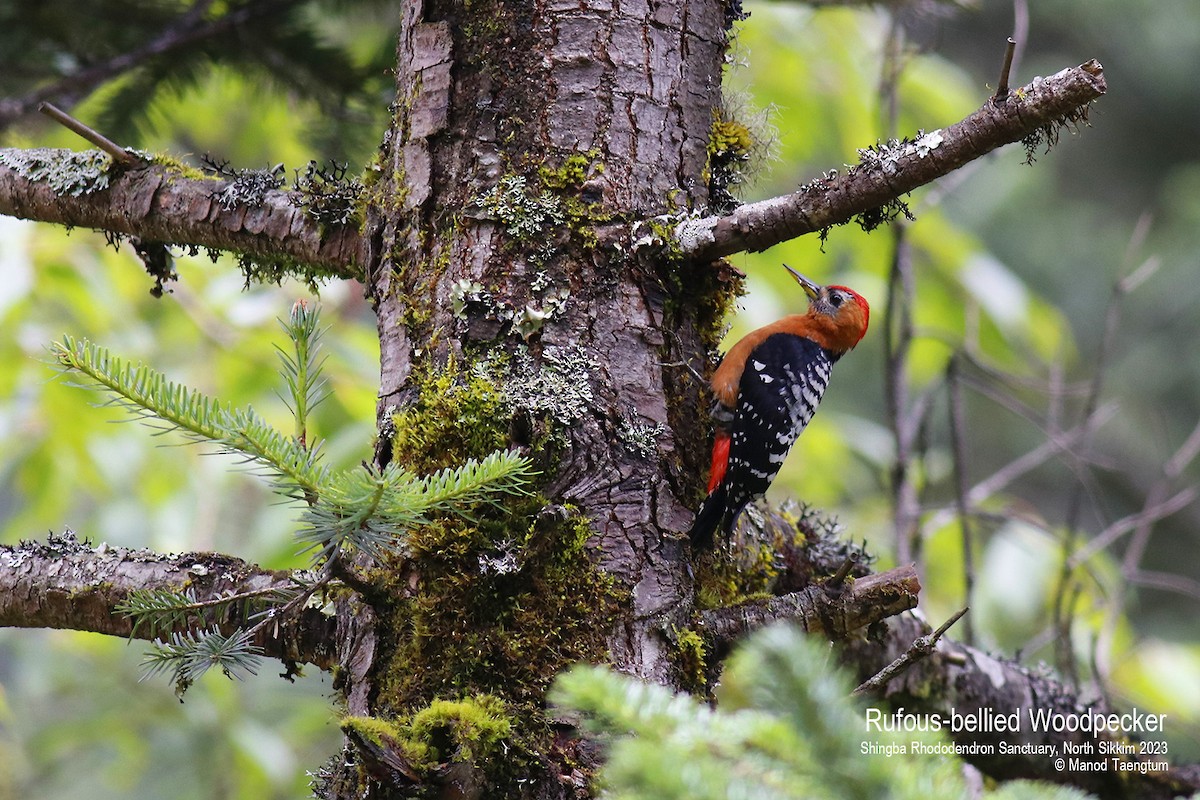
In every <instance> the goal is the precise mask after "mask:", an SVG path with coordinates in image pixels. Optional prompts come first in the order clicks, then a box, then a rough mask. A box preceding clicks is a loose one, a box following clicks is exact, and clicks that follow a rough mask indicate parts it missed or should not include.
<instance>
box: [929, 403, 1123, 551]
mask: <svg viewBox="0 0 1200 800" xmlns="http://www.w3.org/2000/svg"><path fill="white" fill-rule="evenodd" d="M1116 411H1117V407H1116V405H1115V404H1113V405H1107V406H1102V407H1101V408H1100V409H1099V410H1098V411H1097V412H1096V413H1095V414H1094V415H1093V416H1092V417H1090V418H1089V419H1090V420H1091V425H1090V426H1089V425H1088V421H1087V420H1085V421H1084V422H1083V423H1082V424H1080V425H1079V426H1077V427H1075V428H1073V429H1071V430H1069V431H1066V432H1065V433H1063V434H1061V435H1059V436H1055V437H1052V438H1048V439H1047V440H1046V441H1044V442H1042V443H1041V444H1039V445H1038V446H1037V447H1035V448H1033V449H1032V450H1030V451H1029V452H1027V453H1025V454H1024V455H1022V456H1018V457H1017V458H1015V459H1013V460H1012V461H1010V462H1009V463H1007V464H1005V465H1004V466H1003V467H1001V468H1000V469H998V470H996V471H995V472H993V473H992V474H991V475H989V476H988V477H986V478H984V479H983V480H981V481H980V482H979V483H977V484H975V485H974V486H972V487H971V489H970V490H969V491H968V492H967V501H968V503H969V504H970V505H971V506H978V505H979V504H980V503H982V502H983V501H984V500H986V499H987V498H989V497H991V496H992V495H994V494H995V493H996V492H999V491H1000V490H1001V489H1003V488H1004V487H1006V486H1008V485H1009V484H1010V483H1012V482H1013V481H1015V480H1016V479H1017V478H1019V477H1021V476H1022V475H1024V474H1026V473H1027V472H1029V471H1030V470H1033V469H1035V468H1036V467H1039V466H1041V465H1042V464H1044V463H1046V462H1047V461H1049V460H1050V459H1051V458H1052V457H1054V456H1055V455H1057V454H1059V453H1064V452H1070V450H1071V447H1072V446H1073V445H1074V444H1075V443H1076V442H1077V441H1079V440H1080V439H1082V438H1083V437H1084V436H1087V435H1088V434H1089V433H1091V432H1093V431H1095V430H1096V429H1098V428H1099V427H1101V426H1102V425H1104V424H1105V423H1106V422H1108V420H1110V419H1112V417H1113V416H1115V414H1116ZM953 513H954V512H953V511H952V510H941V511H938V512H936V513H935V514H934V515H933V516H931V517H930V518H929V520H928V521H927V522H926V523H925V524H926V527H927V528H928V529H929V530H937V529H938V528H940V527H941V526H942V525H945V524H946V522H948V521H949V519H950V517H951V515H953Z"/></svg>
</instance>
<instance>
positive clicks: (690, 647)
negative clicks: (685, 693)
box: [675, 629, 708, 691]
mask: <svg viewBox="0 0 1200 800" xmlns="http://www.w3.org/2000/svg"><path fill="white" fill-rule="evenodd" d="M675 649H676V656H677V658H676V661H677V663H678V666H679V670H680V672H681V673H682V675H683V679H684V681H685V686H686V687H688V688H690V689H692V690H693V691H701V690H703V689H704V686H705V684H706V682H707V676H706V670H707V668H708V664H707V662H706V648H705V646H704V637H703V636H701V635H700V634H699V633H697V632H696V631H694V630H691V629H688V630H684V631H678V632H677V633H676V639H675Z"/></svg>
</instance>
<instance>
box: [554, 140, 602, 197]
mask: <svg viewBox="0 0 1200 800" xmlns="http://www.w3.org/2000/svg"><path fill="white" fill-rule="evenodd" d="M597 155H598V153H597V151H595V150H592V151H589V152H587V153H573V154H572V155H569V156H567V159H566V160H565V161H563V163H562V166H560V167H557V168H555V167H551V166H549V165H547V164H543V165H542V166H540V167H538V177H539V178H540V179H541V182H542V186H545V187H546V188H547V189H552V190H554V191H558V192H567V191H579V189H580V188H582V187H583V184H584V182H585V181H586V180H587V179H588V174H589V173H591V172H596V173H600V172H604V164H603V163H601V162H599V161H597V160H596V156H597Z"/></svg>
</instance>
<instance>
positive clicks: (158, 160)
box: [139, 153, 212, 181]
mask: <svg viewBox="0 0 1200 800" xmlns="http://www.w3.org/2000/svg"><path fill="white" fill-rule="evenodd" d="M139 155H141V156H142V157H143V158H145V159H146V160H148V161H149V162H150V163H151V164H157V165H158V166H160V167H162V168H163V169H165V170H167V171H168V172H170V173H171V174H173V175H177V176H179V177H180V178H187V179H188V180H193V181H204V180H212V176H211V175H209V174H207V173H206V172H204V170H201V169H199V168H197V167H193V166H192V165H191V164H188V163H187V162H185V161H182V160H180V159H178V158H175V157H174V156H172V155H168V154H166V153H139Z"/></svg>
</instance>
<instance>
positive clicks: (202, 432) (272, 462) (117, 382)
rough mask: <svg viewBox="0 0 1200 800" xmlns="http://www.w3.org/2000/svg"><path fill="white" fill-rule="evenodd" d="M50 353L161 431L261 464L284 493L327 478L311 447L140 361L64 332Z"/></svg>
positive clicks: (313, 488) (311, 487) (308, 489)
mask: <svg viewBox="0 0 1200 800" xmlns="http://www.w3.org/2000/svg"><path fill="white" fill-rule="evenodd" d="M53 352H54V354H55V356H56V357H57V359H58V362H59V364H61V365H62V366H63V367H65V368H67V369H70V370H73V371H75V372H79V373H81V374H83V375H84V376H86V377H87V378H88V379H89V380H91V381H92V382H93V383H94V384H95V385H96V386H98V387H100V388H102V389H104V390H105V391H107V392H109V393H110V394H112V395H113V396H114V400H115V402H116V403H117V404H119V405H122V406H124V407H126V408H127V409H129V410H130V411H131V412H132V413H133V414H134V415H135V416H136V417H139V418H141V419H147V420H157V421H160V422H161V423H163V424H164V426H165V427H164V430H177V431H179V432H181V433H182V434H184V435H185V436H187V437H188V438H190V439H192V440H194V441H208V442H213V443H215V444H217V445H218V446H220V447H221V448H222V449H223V450H225V451H226V452H233V453H240V454H242V455H244V456H245V457H246V458H247V459H248V460H250V461H253V462H256V463H258V464H259V465H261V466H263V467H265V468H266V469H267V470H268V471H269V472H271V473H272V474H273V475H274V478H275V481H276V484H277V486H278V487H279V488H280V489H281V491H282V492H283V493H284V494H287V495H289V496H295V495H297V494H304V495H307V494H310V493H311V494H316V493H317V492H318V491H319V489H320V487H321V485H322V484H323V483H324V482H325V481H326V479H327V470H326V469H324V468H323V467H321V466H319V463H318V462H319V460H320V453H319V452H318V451H317V449H316V448H313V449H306V448H305V447H303V446H301V445H300V444H299V443H297V442H295V441H294V440H292V439H289V438H288V437H286V436H284V435H283V434H281V433H280V432H279V431H277V430H275V429H274V428H272V427H271V426H270V425H268V424H267V423H266V422H265V421H264V420H263V419H262V418H261V417H259V416H258V415H257V414H256V413H255V412H254V410H253V409H250V408H245V409H237V408H229V407H228V406H225V405H222V404H221V403H220V402H219V401H217V400H214V399H213V398H210V397H208V396H207V395H205V394H203V393H201V392H199V391H198V390H196V389H189V388H188V387H186V386H183V385H181V384H177V383H175V382H173V381H170V380H168V379H167V378H166V376H165V375H163V374H162V373H161V372H158V371H156V370H153V369H150V368H149V367H147V366H145V365H143V364H138V365H136V366H133V365H131V364H130V363H129V362H127V361H125V360H124V359H122V358H121V357H119V356H115V355H112V354H111V353H110V352H109V351H108V350H107V349H105V348H103V347H100V346H98V345H95V344H93V343H91V342H89V341H87V340H85V339H75V338H74V337H71V336H64V337H63V339H62V341H61V342H58V343H56V344H55V345H54V346H53Z"/></svg>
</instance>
